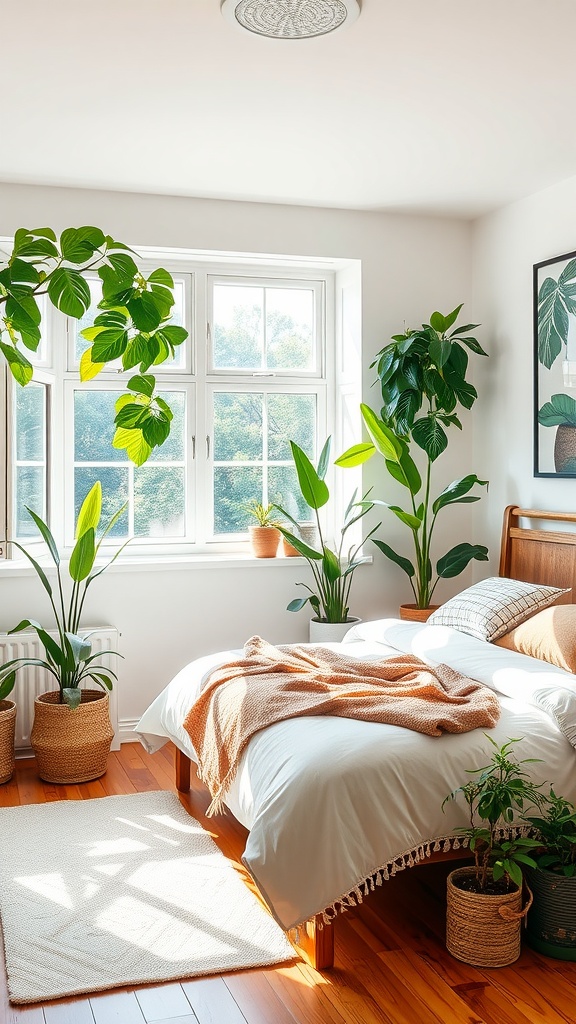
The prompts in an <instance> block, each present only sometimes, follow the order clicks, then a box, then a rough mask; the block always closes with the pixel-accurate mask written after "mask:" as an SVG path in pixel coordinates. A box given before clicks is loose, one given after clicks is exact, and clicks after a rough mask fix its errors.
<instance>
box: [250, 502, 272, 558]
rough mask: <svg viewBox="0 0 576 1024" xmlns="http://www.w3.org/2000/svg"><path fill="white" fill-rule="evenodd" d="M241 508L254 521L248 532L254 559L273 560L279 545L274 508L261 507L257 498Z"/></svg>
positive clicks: (268, 506) (269, 506)
mask: <svg viewBox="0 0 576 1024" xmlns="http://www.w3.org/2000/svg"><path fill="white" fill-rule="evenodd" d="M241 508H242V510H243V511H244V512H247V514H248V515H249V516H250V517H251V518H252V519H254V520H255V522H254V523H253V524H252V525H251V526H250V527H249V531H250V543H251V545H252V551H253V552H254V555H255V556H256V558H275V557H276V554H277V552H278V544H279V543H280V530H279V529H278V521H277V520H278V515H277V510H276V506H275V505H272V504H270V505H263V504H262V502H260V501H258V499H257V498H251V500H250V501H247V502H245V503H244V504H242V505H241Z"/></svg>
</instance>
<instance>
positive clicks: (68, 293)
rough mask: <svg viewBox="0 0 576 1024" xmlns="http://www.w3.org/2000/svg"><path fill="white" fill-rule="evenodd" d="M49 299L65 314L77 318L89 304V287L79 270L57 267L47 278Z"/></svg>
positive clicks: (82, 314)
mask: <svg viewBox="0 0 576 1024" xmlns="http://www.w3.org/2000/svg"><path fill="white" fill-rule="evenodd" d="M48 295H49V297H50V301H51V302H52V303H53V304H54V305H55V306H56V308H57V309H60V310H61V311H62V312H63V313H65V314H66V316H72V317H75V319H76V320H79V319H80V318H81V317H82V316H84V313H85V312H86V310H87V309H88V308H89V306H90V288H89V287H88V284H87V282H86V280H85V278H84V277H83V276H82V274H81V273H80V271H79V270H71V269H70V268H68V267H58V269H57V270H55V271H54V272H53V273H52V274H51V275H50V277H49V278H48Z"/></svg>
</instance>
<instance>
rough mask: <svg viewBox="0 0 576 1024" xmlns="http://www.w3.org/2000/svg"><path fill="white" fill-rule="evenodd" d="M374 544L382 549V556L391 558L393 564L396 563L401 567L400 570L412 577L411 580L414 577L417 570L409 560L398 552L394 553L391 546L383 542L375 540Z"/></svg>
mask: <svg viewBox="0 0 576 1024" xmlns="http://www.w3.org/2000/svg"><path fill="white" fill-rule="evenodd" d="M373 543H374V544H376V546H377V547H378V548H380V551H381V552H382V554H384V555H386V558H389V559H390V561H391V562H395V563H396V565H399V566H400V568H401V569H403V570H404V572H405V573H406V574H407V575H408V576H410V578H412V576H414V574H415V572H416V570H415V568H414V566H413V565H412V562H411V561H410V559H409V558H404V556H403V555H399V554H397V552H396V551H394V550H393V548H391V547H390V545H389V544H385V543H384V541H383V540H376V539H373Z"/></svg>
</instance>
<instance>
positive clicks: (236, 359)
mask: <svg viewBox="0 0 576 1024" xmlns="http://www.w3.org/2000/svg"><path fill="white" fill-rule="evenodd" d="M213 309H214V312H213V316H214V331H213V333H214V366H215V368H216V369H218V370H221V369H226V368H230V369H236V370H260V369H262V367H263V365H264V360H263V353H264V331H263V326H264V290H263V289H262V288H260V287H250V286H244V285H220V284H217V285H215V286H214V290H213Z"/></svg>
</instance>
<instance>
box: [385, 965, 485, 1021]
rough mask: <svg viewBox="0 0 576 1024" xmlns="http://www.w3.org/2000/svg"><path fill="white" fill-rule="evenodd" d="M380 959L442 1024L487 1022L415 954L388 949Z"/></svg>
mask: <svg viewBox="0 0 576 1024" xmlns="http://www.w3.org/2000/svg"><path fill="white" fill-rule="evenodd" d="M380 959H381V960H382V961H383V963H385V964H386V966H387V967H389V968H390V969H391V970H392V971H393V972H394V974H395V975H396V976H397V977H398V978H399V979H400V980H401V982H402V984H403V985H406V987H407V988H409V989H410V991H411V992H412V993H413V994H414V995H415V996H416V997H417V998H418V999H419V1000H421V1001H422V1002H423V1003H424V1004H425V1005H426V1006H427V1007H428V1009H429V1010H431V1011H432V1013H435V1014H436V1016H437V1017H438V1018H439V1020H441V1021H443V1022H444V1024H487V1021H485V1020H484V1018H483V1017H482V1016H481V1015H480V1014H478V1013H477V1012H474V1011H472V1010H471V1009H470V1007H469V1006H468V1005H467V1004H466V1002H465V1001H464V1000H462V999H461V998H460V996H459V995H458V994H457V993H455V992H454V989H452V988H451V987H450V985H447V984H446V982H444V981H442V980H441V979H440V978H439V977H438V975H437V973H436V972H435V971H434V970H433V969H432V968H431V967H430V966H429V965H428V964H427V963H426V962H425V961H424V960H423V959H422V957H420V956H419V955H418V954H417V953H415V952H413V951H412V950H410V949H398V950H389V951H387V952H385V953H381V954H380Z"/></svg>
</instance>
